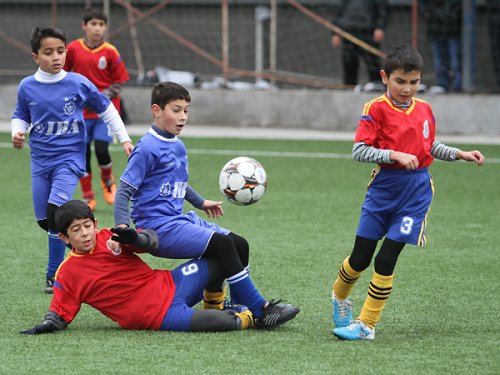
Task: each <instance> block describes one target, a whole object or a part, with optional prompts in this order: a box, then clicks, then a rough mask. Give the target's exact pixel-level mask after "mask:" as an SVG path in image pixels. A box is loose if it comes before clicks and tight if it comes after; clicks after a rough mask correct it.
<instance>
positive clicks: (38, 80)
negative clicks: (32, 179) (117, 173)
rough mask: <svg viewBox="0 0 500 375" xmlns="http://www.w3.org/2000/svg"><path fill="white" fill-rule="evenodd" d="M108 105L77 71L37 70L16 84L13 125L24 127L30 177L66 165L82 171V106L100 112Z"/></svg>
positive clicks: (107, 101) (83, 147) (103, 96)
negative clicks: (50, 71) (28, 146)
mask: <svg viewBox="0 0 500 375" xmlns="http://www.w3.org/2000/svg"><path fill="white" fill-rule="evenodd" d="M109 105H110V101H109V99H108V98H107V97H106V96H105V95H102V94H101V93H100V92H99V90H98V89H97V88H96V86H95V85H94V84H93V83H91V82H90V81H89V80H88V79H87V78H85V77H84V76H82V75H80V74H77V73H67V72H65V71H61V72H60V73H58V74H56V75H48V74H47V73H44V72H42V71H40V70H39V71H37V73H35V74H34V75H31V76H29V77H26V78H24V79H23V80H22V81H21V83H20V84H19V87H18V95H17V105H16V109H15V112H14V115H13V116H12V119H13V123H14V124H17V125H19V124H21V126H22V125H24V127H25V128H26V129H27V128H28V126H30V124H31V130H30V133H29V145H30V148H31V171H32V175H33V176H37V175H41V174H44V173H47V172H49V171H50V170H52V169H54V168H56V167H60V166H61V165H66V166H68V167H69V168H70V169H71V170H73V171H74V172H75V173H76V174H77V175H78V176H80V177H81V176H83V174H84V173H85V136H86V130H85V124H84V120H83V108H84V107H91V108H92V109H94V110H95V111H96V112H97V113H103V112H105V111H106V109H107V108H108V106H109Z"/></svg>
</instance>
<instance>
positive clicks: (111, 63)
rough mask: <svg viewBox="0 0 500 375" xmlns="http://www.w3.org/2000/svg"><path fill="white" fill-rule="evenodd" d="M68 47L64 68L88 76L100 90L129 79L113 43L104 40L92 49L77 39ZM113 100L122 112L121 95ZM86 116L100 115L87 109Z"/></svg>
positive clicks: (94, 116) (92, 117) (95, 116)
mask: <svg viewBox="0 0 500 375" xmlns="http://www.w3.org/2000/svg"><path fill="white" fill-rule="evenodd" d="M67 49H68V52H67V54H66V63H65V64H64V70H66V71H73V72H76V73H80V74H81V75H83V76H85V77H87V78H88V79H89V80H90V81H91V82H92V83H93V84H94V85H96V86H97V88H98V89H99V91H103V90H104V89H107V88H108V87H109V86H110V85H111V84H112V83H118V84H122V83H124V82H126V81H128V80H129V75H128V72H127V68H126V67H125V64H124V62H123V60H122V58H121V57H120V53H119V52H118V50H117V49H116V47H115V46H113V45H112V44H111V43H109V42H104V43H103V44H101V45H100V46H99V47H97V48H94V49H90V48H89V47H87V46H86V45H85V43H84V41H83V39H77V40H74V41H72V42H71V43H69V44H68V47H67ZM111 101H112V102H113V105H114V106H115V107H116V109H117V110H118V112H119V113H120V97H119V96H116V97H114V98H112V99H111ZM85 118H89V119H95V118H98V116H97V115H96V114H95V113H94V112H92V111H90V110H86V111H85Z"/></svg>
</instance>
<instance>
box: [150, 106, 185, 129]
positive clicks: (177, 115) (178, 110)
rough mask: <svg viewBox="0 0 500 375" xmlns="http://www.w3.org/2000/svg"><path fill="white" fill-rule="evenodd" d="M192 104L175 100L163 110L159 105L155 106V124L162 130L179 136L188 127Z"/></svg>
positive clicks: (153, 107)
mask: <svg viewBox="0 0 500 375" xmlns="http://www.w3.org/2000/svg"><path fill="white" fill-rule="evenodd" d="M189 105H190V103H189V102H187V101H185V100H184V99H176V100H173V101H171V102H169V103H167V105H166V106H165V108H164V109H163V110H162V109H161V108H160V106H159V105H157V104H153V105H152V106H151V110H152V111H153V116H154V123H155V125H156V126H158V127H159V128H160V129H163V130H166V131H167V132H169V133H170V134H174V135H179V134H180V133H181V131H182V129H183V127H184V125H186V122H187V119H188V114H189Z"/></svg>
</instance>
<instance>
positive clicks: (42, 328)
mask: <svg viewBox="0 0 500 375" xmlns="http://www.w3.org/2000/svg"><path fill="white" fill-rule="evenodd" d="M56 330H57V326H56V325H55V324H54V322H52V321H50V320H46V321H44V322H43V323H40V324H38V325H36V326H34V327H33V328H31V329H28V330H26V331H20V332H19V333H21V334H23V335H39V334H42V333H52V332H54V331H56Z"/></svg>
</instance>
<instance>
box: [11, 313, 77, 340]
mask: <svg viewBox="0 0 500 375" xmlns="http://www.w3.org/2000/svg"><path fill="white" fill-rule="evenodd" d="M67 326H68V323H66V321H65V320H64V319H63V318H61V317H60V316H59V315H58V314H57V313H56V312H54V311H52V310H49V311H48V312H47V314H45V318H44V320H43V322H42V323H40V324H38V325H36V326H34V327H33V328H31V329H28V330H26V331H20V332H19V333H21V334H23V335H39V334H42V333H52V332H55V331H62V330H63V329H66V327H67Z"/></svg>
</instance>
